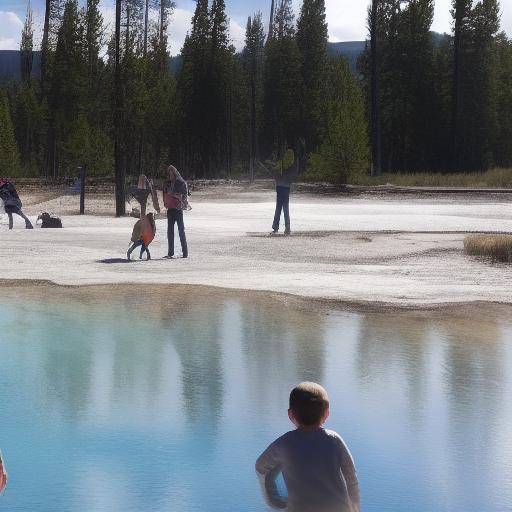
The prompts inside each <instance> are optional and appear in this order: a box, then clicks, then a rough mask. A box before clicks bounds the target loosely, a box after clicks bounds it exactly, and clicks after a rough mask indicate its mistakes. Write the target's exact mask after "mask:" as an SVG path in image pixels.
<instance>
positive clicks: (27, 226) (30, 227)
mask: <svg viewBox="0 0 512 512" xmlns="http://www.w3.org/2000/svg"><path fill="white" fill-rule="evenodd" d="M25 229H34V226H32V224H25Z"/></svg>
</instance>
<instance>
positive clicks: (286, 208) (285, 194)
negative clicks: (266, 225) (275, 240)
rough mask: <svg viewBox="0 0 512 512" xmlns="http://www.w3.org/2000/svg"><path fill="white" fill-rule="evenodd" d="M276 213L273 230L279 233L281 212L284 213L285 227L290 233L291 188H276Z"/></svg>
mask: <svg viewBox="0 0 512 512" xmlns="http://www.w3.org/2000/svg"><path fill="white" fill-rule="evenodd" d="M276 193H277V195H276V213H275V215H274V223H273V224H272V229H273V230H274V231H279V222H280V221H281V211H283V213H284V226H285V230H286V231H290V187H279V186H278V187H276Z"/></svg>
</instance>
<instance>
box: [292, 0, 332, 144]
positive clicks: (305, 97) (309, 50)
mask: <svg viewBox="0 0 512 512" xmlns="http://www.w3.org/2000/svg"><path fill="white" fill-rule="evenodd" d="M327 36H328V35H327V22H326V18H325V0H304V3H303V4H302V9H301V12H300V17H299V20H298V23H297V45H298V48H299V51H300V54H301V71H302V98H301V101H300V104H301V106H302V112H301V129H302V133H303V134H304V136H305V138H306V144H307V146H308V147H309V148H311V149H313V148H315V147H316V146H317V145H318V144H319V142H320V140H321V139H322V136H323V133H324V131H325V126H324V119H325V115H324V112H323V106H324V98H325V87H326V83H325V82H326V70H327Z"/></svg>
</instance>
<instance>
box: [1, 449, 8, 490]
mask: <svg viewBox="0 0 512 512" xmlns="http://www.w3.org/2000/svg"><path fill="white" fill-rule="evenodd" d="M6 485H7V473H6V471H5V468H4V461H3V459H2V454H1V453H0V494H2V492H3V490H4V489H5V486H6Z"/></svg>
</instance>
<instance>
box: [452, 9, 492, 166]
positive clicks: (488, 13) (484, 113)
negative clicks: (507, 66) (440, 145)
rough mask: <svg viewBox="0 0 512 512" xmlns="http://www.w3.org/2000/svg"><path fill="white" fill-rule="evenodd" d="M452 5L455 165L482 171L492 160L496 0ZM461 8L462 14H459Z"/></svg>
mask: <svg viewBox="0 0 512 512" xmlns="http://www.w3.org/2000/svg"><path fill="white" fill-rule="evenodd" d="M455 7H456V9H455V11H454V13H453V14H454V16H455V28H456V34H455V42H454V45H455V48H454V52H455V60H454V98H453V103H454V121H453V123H454V152H455V156H454V162H455V169H456V170H463V171H481V170H486V169H488V168H489V167H490V166H491V165H492V164H493V162H494V156H493V152H492V142H491V141H492V138H493V137H494V131H495V122H496V120H495V115H494V111H495V109H494V103H495V89H494V84H493V69H494V68H495V66H496V61H495V53H496V52H495V48H496V46H495V45H496V35H497V33H498V30H499V3H498V2H497V0H481V1H479V2H477V3H475V4H474V5H473V6H472V8H471V5H469V6H467V5H466V4H465V3H463V2H460V3H459V2H457V3H456V5H455ZM460 9H462V14H459V12H460ZM459 20H460V21H459ZM458 23H459V24H460V25H459V26H458V25H457V24H458ZM457 28H458V30H459V34H457ZM457 37H459V39H458V41H457Z"/></svg>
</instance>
